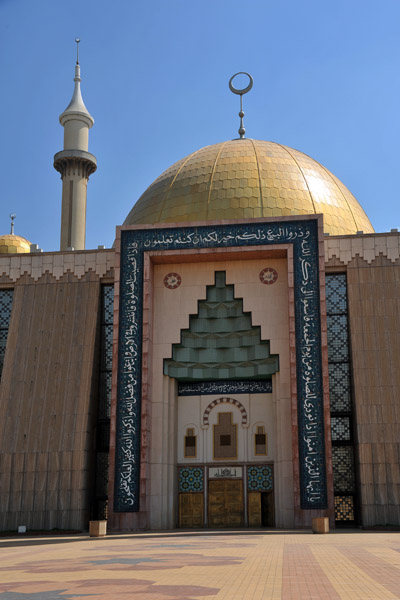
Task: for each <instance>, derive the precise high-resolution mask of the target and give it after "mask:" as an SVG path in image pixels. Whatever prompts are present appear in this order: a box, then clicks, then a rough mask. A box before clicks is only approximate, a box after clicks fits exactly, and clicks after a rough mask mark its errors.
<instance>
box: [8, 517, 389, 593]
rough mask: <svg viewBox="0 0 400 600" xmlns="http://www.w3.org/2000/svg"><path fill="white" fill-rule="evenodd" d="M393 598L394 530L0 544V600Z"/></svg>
mask: <svg viewBox="0 0 400 600" xmlns="http://www.w3.org/2000/svg"><path fill="white" fill-rule="evenodd" d="M74 598H87V599H88V600H117V599H118V600H139V599H140V600H214V599H215V600H222V599H224V600H278V599H279V600H298V599H300V600H308V599H310V600H311V599H318V600H331V599H332V600H353V599H358V600H381V599H382V600H385V599H395V598H400V533H393V532H384V533H381V532H374V533H369V532H368V533H366V532H361V531H354V532H343V531H341V532H340V531H339V532H335V533H330V534H328V535H312V534H311V533H310V532H290V531H279V530H265V529H264V530H240V531H231V530H229V531H221V532H217V531H216V532H214V531H207V532H204V533H203V532H185V531H175V532H168V533H166V532H163V533H154V534H153V533H151V534H150V533H143V534H134V535H133V534H126V535H109V536H107V537H106V538H89V537H87V536H84V535H78V536H63V537H61V536H60V537H36V538H33V537H18V538H2V539H1V540H0V600H72V599H74Z"/></svg>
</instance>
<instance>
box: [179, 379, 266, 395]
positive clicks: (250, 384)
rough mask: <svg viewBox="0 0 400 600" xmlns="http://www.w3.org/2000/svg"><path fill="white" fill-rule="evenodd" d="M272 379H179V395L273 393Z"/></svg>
mask: <svg viewBox="0 0 400 600" xmlns="http://www.w3.org/2000/svg"><path fill="white" fill-rule="evenodd" d="M271 393H272V379H261V380H260V381H253V380H251V379H249V380H244V381H229V380H226V381H179V383H178V396H211V395H214V394H271Z"/></svg>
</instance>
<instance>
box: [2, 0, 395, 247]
mask: <svg viewBox="0 0 400 600" xmlns="http://www.w3.org/2000/svg"><path fill="white" fill-rule="evenodd" d="M399 24H400V2H398V0H392V1H388V0H383V1H381V2H380V3H377V2H370V1H369V0H364V1H359V0H347V1H343V0H324V1H321V0H318V1H317V0H302V1H299V0H286V1H285V0H282V1H281V2H271V1H269V0H247V2H243V0H242V1H240V2H239V1H237V0H147V1H146V2H137V1H133V0H130V1H128V0H114V2H113V3H111V2H109V1H107V2H105V1H103V0H79V1H75V0H69V1H68V2H61V1H59V0H36V1H35V2H32V0H0V63H1V75H2V93H1V95H0V119H1V137H2V144H1V147H0V153H1V165H2V176H1V178H0V199H1V202H0V206H1V211H0V233H8V230H9V217H8V215H9V213H10V212H15V213H16V214H17V219H16V233H19V234H20V235H24V236H25V237H27V238H28V239H29V240H30V241H31V242H34V243H38V244H39V245H40V246H41V247H42V248H43V249H44V250H45V251H49V250H57V249H58V248H59V229H60V212H61V181H60V178H59V174H58V173H57V172H56V171H55V170H54V169H53V166H52V163H53V155H54V154H55V153H56V152H58V151H59V150H62V142H63V130H62V127H61V126H60V124H59V122H58V117H59V115H60V113H61V112H62V111H63V110H64V109H65V107H66V106H67V104H68V103H69V100H70V98H71V95H72V91H73V77H74V62H75V43H74V38H75V37H76V36H78V37H80V38H81V44H80V64H81V75H82V93H83V98H84V101H85V103H86V106H87V108H88V110H89V111H90V113H91V114H92V115H93V117H94V119H95V124H94V127H93V129H91V131H90V142H89V150H90V151H91V152H92V153H93V154H95V155H96V157H97V160H98V170H97V172H96V173H95V174H94V175H92V176H91V178H90V181H89V186H88V210H87V238H86V246H87V248H96V247H97V246H98V245H99V244H105V245H106V246H110V245H111V244H112V242H113V239H114V233H115V226H116V225H118V224H121V223H122V222H123V220H124V219H125V217H126V215H127V214H128V212H129V210H130V208H131V207H132V206H133V204H134V203H135V201H136V200H137V199H138V198H139V196H140V195H141V193H142V192H143V191H144V190H145V189H146V188H147V186H148V185H149V184H150V183H151V182H152V181H153V180H154V179H155V178H156V177H157V176H158V175H159V174H160V173H161V172H162V171H164V170H165V169H166V168H167V167H168V166H169V165H171V164H172V163H174V162H175V161H176V160H178V159H180V158H182V157H183V156H186V155H187V154H189V153H190V152H193V151H194V150H196V149H198V148H201V147H202V146H205V145H208V144H213V143H217V142H220V141H223V140H226V139H231V138H234V137H237V128H238V118H237V112H238V98H237V96H234V95H233V94H231V93H230V92H229V89H228V80H229V78H230V76H231V75H232V74H234V73H236V72H237V71H248V72H250V73H251V74H252V75H253V77H254V87H253V90H252V91H251V93H250V94H248V95H247V96H245V97H244V110H245V113H246V116H245V127H246V135H247V136H248V137H253V138H256V139H266V140H272V141H276V142H279V143H282V144H286V145H288V146H291V147H293V148H296V149H298V150H301V151H303V152H305V153H307V154H309V155H310V156H312V157H313V158H315V159H317V160H318V161H320V162H321V163H322V164H323V165H325V166H326V167H327V168H328V169H329V170H331V171H332V172H333V173H334V174H335V175H337V176H338V177H339V179H341V180H342V181H343V183H345V184H346V185H347V187H348V188H349V189H350V190H351V191H352V192H353V194H354V195H355V196H356V197H357V199H358V200H359V202H360V203H361V204H362V206H363V207H364V209H365V210H366V212H367V214H368V216H369V218H370V220H371V221H372V224H373V225H374V227H375V229H376V231H379V232H381V231H389V230H390V229H391V228H395V227H400V218H399V185H398V173H399V167H398V162H399V156H398V139H399V133H400V131H399V110H400V109H399V97H400V93H399V92H400V81H399V72H400V71H399V62H400V61H399V59H400V35H399Z"/></svg>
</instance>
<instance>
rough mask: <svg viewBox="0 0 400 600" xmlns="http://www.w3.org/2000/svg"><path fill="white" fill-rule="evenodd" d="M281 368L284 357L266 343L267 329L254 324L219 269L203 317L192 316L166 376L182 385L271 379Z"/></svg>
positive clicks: (200, 305) (203, 303)
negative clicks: (191, 382) (265, 334)
mask: <svg viewBox="0 0 400 600" xmlns="http://www.w3.org/2000/svg"><path fill="white" fill-rule="evenodd" d="M278 370H279V357H278V355H277V354H271V353H270V343H269V340H262V339H261V327H259V326H253V325H252V322H251V314H250V313H247V312H244V310H243V299H242V298H235V295H234V287H233V285H227V284H226V273H225V271H216V273H215V283H214V285H211V286H207V294H206V299H205V300H199V302H198V312H197V315H190V320H189V329H183V330H182V331H181V343H180V344H173V346H172V358H169V359H165V360H164V374H165V375H169V377H174V378H175V379H178V380H179V381H218V380H222V379H224V380H225V379H231V380H235V381H237V380H241V379H267V378H269V377H270V376H271V375H273V374H274V373H276V372H277V371H278Z"/></svg>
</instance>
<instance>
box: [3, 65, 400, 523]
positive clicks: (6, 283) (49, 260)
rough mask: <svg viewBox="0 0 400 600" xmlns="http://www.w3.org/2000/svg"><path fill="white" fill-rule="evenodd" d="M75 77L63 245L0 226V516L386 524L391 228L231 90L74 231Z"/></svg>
mask: <svg viewBox="0 0 400 600" xmlns="http://www.w3.org/2000/svg"><path fill="white" fill-rule="evenodd" d="M74 81H75V88H74V92H73V96H72V100H71V102H70V104H69V105H68V107H67V108H66V109H65V111H64V112H63V113H62V114H61V116H60V123H61V125H62V126H63V128H64V148H63V150H62V151H60V152H58V153H57V154H56V155H55V157H54V168H55V169H56V170H57V171H58V172H59V173H60V175H61V180H62V215H61V241H60V250H59V251H56V252H42V251H41V250H40V248H38V246H36V245H32V244H30V242H29V241H28V240H26V239H24V238H23V237H21V236H19V235H16V234H15V233H14V231H13V229H12V230H11V233H10V234H9V235H3V236H0V373H1V383H0V444H1V447H0V502H1V507H0V519H1V522H0V530H2V531H4V530H15V529H17V527H18V526H19V525H25V526H26V527H27V528H29V529H33V530H50V529H53V528H59V529H65V530H71V529H74V530H83V529H87V527H88V523H89V520H96V519H107V521H108V529H109V530H112V531H135V530H136V531H137V530H156V529H157V530H159V529H173V528H176V527H180V528H191V527H195V528H229V527H234V528H237V527H277V528H303V527H309V526H310V523H311V519H312V518H313V517H328V518H329V520H330V524H331V527H334V526H352V527H354V526H362V527H374V526H399V525H400V470H399V462H400V461H399V456H400V369H399V357H400V254H399V251H400V235H399V233H398V232H397V230H392V231H391V232H388V233H375V232H374V229H373V227H372V225H371V223H370V221H369V219H368V217H367V216H366V214H365V212H364V211H363V209H362V207H361V205H360V204H359V203H358V201H357V200H356V199H355V197H354V196H353V195H352V194H351V193H350V191H349V190H348V189H347V188H346V187H345V186H344V185H343V184H342V183H341V182H340V181H339V180H338V179H337V178H336V177H335V176H334V175H333V174H332V173H331V172H330V171H328V170H327V169H326V168H325V167H323V166H322V165H321V164H319V163H318V162H317V161H315V160H313V159H312V158H310V157H309V156H307V155H305V154H303V153H302V152H299V151H298V150H294V149H292V148H288V147H286V146H283V145H280V144H279V143H273V142H266V141H259V140H255V139H250V138H246V137H245V130H244V127H243V116H244V114H243V112H242V108H241V109H240V110H241V112H240V113H239V116H240V119H241V123H240V129H239V138H238V139H234V140H229V141H226V142H222V143H219V144H215V145H211V146H207V147H205V148H202V149H200V150H195V151H194V152H193V153H192V154H190V155H189V156H187V157H185V158H183V159H182V160H180V161H178V162H177V163H175V164H174V165H172V166H171V167H170V168H168V169H167V170H166V171H165V172H164V173H162V174H161V175H160V176H159V177H158V179H156V180H155V181H154V182H153V183H152V184H151V185H150V186H149V188H148V189H147V190H146V191H145V192H144V193H143V195H142V196H141V197H140V198H139V199H138V201H137V202H136V204H135V205H134V206H133V208H132V210H131V212H130V213H129V215H128V216H127V218H126V220H125V222H124V224H123V225H122V226H119V227H117V235H116V240H115V244H114V247H113V248H109V249H106V248H104V247H99V248H98V249H88V250H87V249H85V230H86V196H87V184H88V180H89V177H90V175H92V174H93V173H94V172H95V171H96V166H97V165H96V158H95V156H93V155H92V154H91V153H89V151H88V148H89V146H88V137H89V129H90V128H91V127H92V126H93V124H94V120H93V117H92V116H91V115H90V113H89V112H88V110H87V108H86V106H85V104H84V102H83V99H82V95H81V90H80V82H81V78H80V65H79V62H78V61H77V64H76V67H75V79H74ZM251 85H252V79H251V77H250V76H249V86H248V88H246V89H242V90H238V89H236V88H235V87H234V78H232V79H231V82H230V87H231V90H232V91H234V92H235V93H237V94H238V95H239V96H240V101H242V96H243V94H244V93H245V92H246V91H248V89H249V88H250V87H251Z"/></svg>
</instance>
